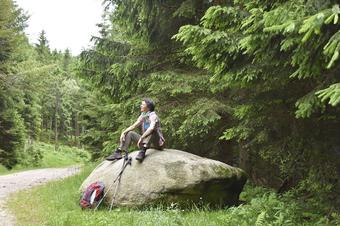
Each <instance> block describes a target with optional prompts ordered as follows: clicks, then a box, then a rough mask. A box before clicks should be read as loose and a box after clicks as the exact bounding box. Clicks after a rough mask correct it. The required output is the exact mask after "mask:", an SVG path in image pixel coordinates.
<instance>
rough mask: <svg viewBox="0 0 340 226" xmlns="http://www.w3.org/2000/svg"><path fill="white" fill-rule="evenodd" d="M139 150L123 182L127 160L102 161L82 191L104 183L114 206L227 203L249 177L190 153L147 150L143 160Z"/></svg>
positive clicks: (211, 204)
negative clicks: (120, 173)
mask: <svg viewBox="0 0 340 226" xmlns="http://www.w3.org/2000/svg"><path fill="white" fill-rule="evenodd" d="M137 153H138V152H137V151H135V152H132V153H130V154H129V156H130V157H132V164H131V165H127V166H126V168H125V170H124V171H123V173H122V176H121V180H120V183H118V182H119V180H116V182H115V183H113V182H114V180H115V179H116V178H117V176H118V174H119V172H120V171H121V169H122V166H123V163H124V159H120V160H116V161H113V162H110V161H106V160H105V161H103V162H102V163H101V164H99V165H98V166H97V167H96V168H95V169H94V170H93V172H92V173H91V174H90V175H89V176H88V177H87V179H85V181H84V182H83V184H82V185H81V187H80V191H81V192H83V191H85V189H86V187H88V186H89V185H90V184H91V183H93V182H95V181H102V182H103V183H104V184H105V192H106V191H107V195H106V196H105V199H104V200H105V201H106V202H108V203H111V201H112V200H113V204H114V206H117V207H120V206H129V207H137V206H142V205H148V204H153V203H158V202H160V203H162V204H171V203H178V204H180V205H182V204H187V203H195V204H209V205H210V206H226V205H233V204H237V202H238V198H239V194H240V193H241V191H242V189H243V185H244V184H245V182H246V180H247V177H246V174H245V172H244V171H243V170H241V169H239V168H236V167H232V166H229V165H227V164H225V163H222V162H219V161H215V160H212V159H208V158H203V157H200V156H197V155H194V154H191V153H187V152H183V151H179V150H174V149H164V150H162V151H160V150H155V149H148V150H147V153H146V158H145V159H144V161H143V162H139V161H137V160H135V157H136V156H137Z"/></svg>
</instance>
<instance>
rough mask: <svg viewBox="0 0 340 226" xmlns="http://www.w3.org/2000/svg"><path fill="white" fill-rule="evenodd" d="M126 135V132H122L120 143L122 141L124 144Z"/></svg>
mask: <svg viewBox="0 0 340 226" xmlns="http://www.w3.org/2000/svg"><path fill="white" fill-rule="evenodd" d="M125 135H126V133H125V132H122V134H121V135H120V141H121V142H124V141H125Z"/></svg>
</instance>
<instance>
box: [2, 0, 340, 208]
mask: <svg viewBox="0 0 340 226" xmlns="http://www.w3.org/2000/svg"><path fill="white" fill-rule="evenodd" d="M104 4H105V5H106V10H105V12H104V13H103V22H102V23H101V24H99V25H98V27H99V29H100V36H99V37H93V38H92V42H93V44H94V46H93V47H92V48H90V49H86V50H84V51H83V52H82V53H81V55H80V56H72V55H71V53H70V51H68V50H66V51H64V52H61V51H58V50H51V49H50V48H49V44H48V39H47V36H48V34H45V32H44V31H42V32H41V35H40V38H39V40H37V43H36V44H34V45H32V44H30V43H29V42H28V39H27V37H26V35H25V33H24V28H25V26H26V21H27V19H28V18H27V15H26V14H25V13H24V11H23V10H22V9H20V8H19V7H18V6H17V5H16V4H15V2H14V1H12V0H0V6H1V7H0V163H1V164H2V165H4V166H6V167H7V168H11V167H13V166H15V165H16V164H19V163H20V164H30V163H32V162H36V161H39V159H40V157H39V156H41V154H40V153H39V150H35V149H34V148H32V147H33V146H32V144H33V143H34V142H36V141H45V142H49V143H53V144H54V145H55V149H56V150H58V146H59V144H68V145H73V146H84V147H87V148H88V149H89V150H90V151H91V153H92V158H93V159H94V160H95V159H98V158H101V157H103V156H106V155H108V154H110V153H111V152H112V151H113V150H114V148H115V147H116V146H117V141H118V138H119V136H120V133H121V132H122V130H123V129H124V128H126V127H127V126H128V125H130V124H131V123H132V122H133V121H135V120H136V118H137V116H138V115H139V105H140V100H141V98H143V97H150V98H152V99H153V100H154V101H155V102H156V111H157V112H158V114H159V116H160V118H161V122H162V129H163V133H164V134H165V138H166V141H167V147H168V148H176V149H181V150H184V151H188V152H191V153H194V154H197V155H200V156H204V157H209V158H213V159H217V160H220V161H223V162H226V163H228V164H231V165H235V166H239V167H240V168H242V169H244V170H245V171H246V172H247V173H248V175H249V179H250V181H251V182H252V183H254V184H257V185H263V186H269V187H273V188H275V189H277V191H278V192H279V193H282V192H287V191H290V192H292V191H293V193H294V195H295V196H294V197H295V199H298V200H300V201H301V202H303V203H304V204H305V205H306V208H310V209H313V208H317V209H319V210H320V209H321V210H322V211H323V212H324V213H326V214H327V213H331V212H332V211H334V210H336V211H338V208H339V206H340V199H339V191H340V184H339V176H340V175H339V174H340V169H339V168H340V135H339V129H340V119H339V116H340V104H339V102H340V73H339V72H340V63H339V59H338V58H339V52H340V20H339V16H340V8H339V2H338V1H336V0H323V1H321V0H294V1H293V0H286V1H271V0H266V1H258V0H245V1H238V0H234V1H229V0H184V1H183V0H155V1H141V0H124V1H120V0H106V1H104ZM65 35H67V34H65ZM132 149H133V148H132ZM132 149H131V150H132Z"/></svg>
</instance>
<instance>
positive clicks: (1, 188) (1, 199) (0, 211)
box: [0, 166, 80, 226]
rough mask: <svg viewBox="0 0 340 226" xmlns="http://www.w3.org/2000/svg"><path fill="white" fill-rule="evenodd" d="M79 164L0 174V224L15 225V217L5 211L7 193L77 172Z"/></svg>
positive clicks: (3, 225) (5, 225) (4, 225)
mask: <svg viewBox="0 0 340 226" xmlns="http://www.w3.org/2000/svg"><path fill="white" fill-rule="evenodd" d="M79 170H80V167H79V166H72V167H69V168H48V169H37V170H29V171H24V172H19V173H13V174H9V175H4V176H0V225H1V226H10V225H15V218H14V216H12V215H11V214H9V212H8V211H6V206H5V203H6V198H7V197H8V196H9V194H11V193H13V192H17V191H20V190H23V189H28V188H31V187H33V186H36V185H40V184H44V183H46V182H48V181H51V180H58V179H61V178H65V177H69V176H72V175H74V174H76V173H77V172H79Z"/></svg>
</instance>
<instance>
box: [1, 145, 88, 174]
mask: <svg viewBox="0 0 340 226" xmlns="http://www.w3.org/2000/svg"><path fill="white" fill-rule="evenodd" d="M89 159H90V154H89V153H88V152H87V151H86V150H84V149H79V148H76V147H69V146H65V145H61V146H60V147H59V150H58V151H55V150H54V145H52V144H47V143H43V142H35V143H34V145H33V146H32V148H30V149H29V150H28V151H27V153H24V154H23V155H22V156H21V159H20V162H19V164H17V165H15V166H14V167H13V168H12V169H11V170H8V169H7V168H6V167H4V166H2V165H0V175H5V174H10V173H16V172H20V171H24V170H30V169H39V168H51V167H66V166H71V165H77V164H81V163H84V162H87V161H88V160H89Z"/></svg>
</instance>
